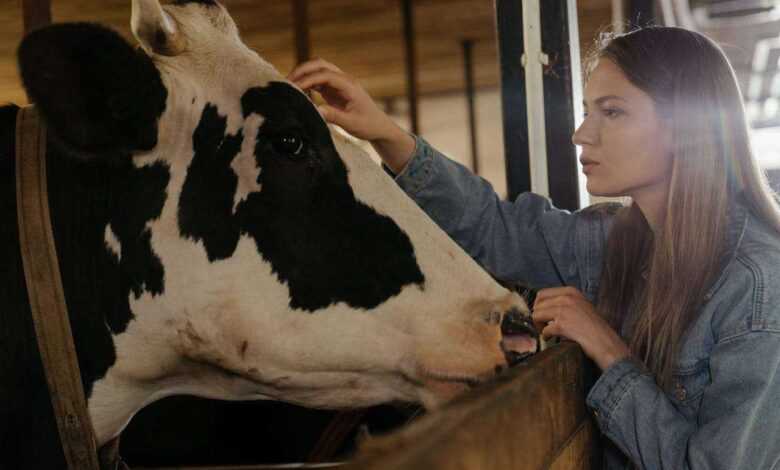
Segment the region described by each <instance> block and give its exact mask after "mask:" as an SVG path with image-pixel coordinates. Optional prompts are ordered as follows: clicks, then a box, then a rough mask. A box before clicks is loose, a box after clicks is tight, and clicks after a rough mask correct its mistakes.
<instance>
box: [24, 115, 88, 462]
mask: <svg viewBox="0 0 780 470" xmlns="http://www.w3.org/2000/svg"><path fill="white" fill-rule="evenodd" d="M46 183H47V179H46V124H45V123H44V122H43V120H42V119H41V118H40V116H39V114H38V111H37V109H36V108H35V107H33V106H27V107H24V108H21V109H20V110H19V112H18V115H17V118H16V204H17V215H18V222H19V248H20V250H21V254H22V264H23V266H24V278H25V281H26V283H27V293H28V296H29V301H30V310H31V311H32V317H33V323H34V325H35V335H36V337H37V339H38V349H39V351H40V355H41V360H42V362H43V369H44V371H45V375H46V383H47V384H48V387H49V396H50V397H51V404H52V407H53V409H54V415H55V417H56V421H57V429H58V430H59V435H60V441H61V443H62V449H63V452H64V454H65V460H66V461H67V464H68V469H70V470H99V469H100V467H99V466H98V459H97V452H96V444H95V432H94V430H93V428H92V423H91V421H90V418H89V415H88V413H87V405H86V400H85V398H84V389H83V386H82V384H81V372H80V371H79V364H78V361H77V358H76V349H75V347H74V344H73V336H72V333H71V328H70V320H69V317H68V311H67V308H66V306H65V295H64V292H63V288H62V278H61V277H60V269H59V264H58V261H57V251H56V247H55V245H54V234H53V232H52V228H51V219H50V217H49V198H48V192H47V187H46Z"/></svg>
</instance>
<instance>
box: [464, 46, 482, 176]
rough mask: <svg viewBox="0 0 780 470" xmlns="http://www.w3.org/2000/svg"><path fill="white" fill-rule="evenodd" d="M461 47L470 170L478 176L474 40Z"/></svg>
mask: <svg viewBox="0 0 780 470" xmlns="http://www.w3.org/2000/svg"><path fill="white" fill-rule="evenodd" d="M461 45H462V47H463V79H464V81H465V83H466V106H467V108H468V109H467V112H468V120H469V137H470V139H471V170H472V171H473V172H474V173H475V174H477V175H478V174H479V155H478V150H477V113H476V110H475V107H474V101H475V90H474V63H473V62H474V61H473V60H472V57H473V50H474V40H473V39H464V40H463V41H461Z"/></svg>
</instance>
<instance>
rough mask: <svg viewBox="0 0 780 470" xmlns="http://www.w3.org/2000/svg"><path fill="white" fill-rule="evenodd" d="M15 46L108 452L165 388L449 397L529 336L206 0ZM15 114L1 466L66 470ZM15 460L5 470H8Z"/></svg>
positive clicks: (1, 163)
mask: <svg viewBox="0 0 780 470" xmlns="http://www.w3.org/2000/svg"><path fill="white" fill-rule="evenodd" d="M131 26H132V31H133V34H134V36H135V37H136V39H137V40H138V43H139V45H138V46H137V47H133V46H132V45H130V44H129V43H128V42H126V41H125V40H124V39H123V38H122V37H121V36H120V35H118V34H117V33H116V32H114V31H112V30H110V29H108V28H106V27H103V26H100V25H97V24H91V23H70V24H58V25H52V26H49V27H46V28H43V29H40V30H37V31H34V32H33V33H31V34H29V35H28V36H27V37H25V38H24V40H23V41H22V43H21V44H20V47H19V51H18V59H19V70H20V76H21V79H22V82H23V84H24V86H25V88H26V90H27V93H28V95H29V96H30V97H31V100H32V101H33V102H34V103H36V106H37V108H38V109H39V112H40V113H41V114H42V116H43V117H44V118H45V120H46V122H47V125H48V128H49V135H48V144H47V145H48V151H47V156H46V161H47V166H48V171H49V173H48V188H49V202H50V206H51V212H52V214H51V218H52V225H53V232H54V238H55V241H56V249H57V253H58V258H59V265H60V270H61V274H62V282H63V286H64V292H65V298H66V303H67V307H68V310H69V316H70V322H71V325H72V330H73V338H74V342H75V347H76V352H77V356H78V363H79V366H80V369H81V373H82V383H83V386H84V390H85V394H86V396H87V405H88V412H89V416H90V418H91V421H92V425H93V427H94V430H95V433H96V438H97V444H98V445H99V446H101V445H103V444H105V443H107V442H109V441H111V440H112V439H113V438H115V437H116V436H118V435H119V434H120V433H121V431H122V429H123V428H124V427H125V426H126V424H127V423H128V421H129V420H130V419H131V418H132V416H133V415H134V414H135V413H136V412H138V411H139V410H140V409H141V408H143V407H144V406H146V405H147V404H149V403H152V402H154V401H156V400H159V399H161V398H163V397H166V396H171V395H180V394H188V395H195V396H200V397H207V398H215V399H224V400H254V399H265V400H280V401H286V402H290V403H295V404H300V405H304V406H307V407H316V408H343V407H357V406H368V405H372V404H377V403H382V402H389V401H406V402H416V403H422V404H423V405H425V406H427V407H435V406H438V405H439V404H441V403H443V402H444V401H446V400H448V399H450V398H451V397H452V396H454V395H456V394H457V393H460V392H461V391H463V390H464V389H467V388H468V387H470V386H473V385H475V384H478V383H481V382H483V381H486V380H489V379H491V378H492V377H494V376H495V374H497V373H498V372H500V371H501V370H503V369H504V368H506V367H507V366H509V365H512V363H514V362H516V361H517V360H518V359H519V358H522V357H524V356H526V355H527V354H528V353H530V352H532V351H534V350H535V349H536V339H535V337H534V334H533V331H532V327H531V326H530V324H529V321H528V319H527V312H528V309H527V306H526V304H525V302H524V301H523V299H522V298H521V297H520V296H518V295H517V294H515V293H513V292H510V291H508V290H507V289H505V288H504V287H502V286H501V285H499V284H498V283H497V282H496V281H495V280H493V279H492V278H491V277H490V275H489V274H487V273H486V272H485V271H483V270H482V269H481V268H480V267H479V266H478V265H477V264H476V263H475V262H474V261H473V260H472V259H471V258H470V257H468V255H466V254H465V253H464V252H463V251H462V250H461V249H460V248H459V247H458V246H457V245H456V244H455V243H454V242H453V241H452V240H451V239H450V238H448V237H447V235H446V234H445V233H444V232H442V231H441V230H440V229H439V228H438V227H437V226H436V225H435V224H434V223H433V222H432V221H431V220H430V219H429V218H428V217H427V216H426V215H425V214H424V213H423V212H422V211H421V210H420V209H419V208H418V207H417V206H416V205H415V204H414V203H413V202H412V200H411V199H409V198H408V197H407V196H406V195H405V194H404V193H403V192H402V191H401V190H400V189H399V188H398V187H397V185H396V184H395V183H394V181H393V180H392V179H391V178H390V177H389V176H388V175H387V174H386V173H385V172H384V171H382V169H381V168H380V167H379V166H378V165H376V164H375V163H374V162H373V161H372V160H371V159H370V158H369V157H368V156H367V155H366V152H365V151H364V150H363V149H362V147H361V146H360V145H359V144H358V143H356V142H355V141H354V140H352V139H350V138H348V137H347V136H345V135H344V134H342V133H340V132H339V131H338V130H337V129H334V128H331V127H329V126H328V125H327V124H326V123H325V121H324V120H323V119H322V118H321V116H320V115H319V114H318V112H317V110H316V107H315V106H314V105H313V104H312V102H311V101H310V99H309V98H308V97H307V96H306V95H305V94H304V93H303V92H301V90H299V89H298V88H296V87H295V86H294V85H292V84H290V83H289V82H287V81H286V80H285V79H284V77H283V76H282V75H281V74H280V73H279V72H278V71H277V70H276V69H275V68H274V67H273V66H272V65H271V64H269V63H267V62H266V61H264V60H263V59H262V58H261V57H260V56H259V55H258V54H257V53H256V52H254V51H253V50H251V49H249V48H248V47H247V46H246V45H245V44H244V43H243V42H242V41H241V39H240V37H239V33H238V31H237V28H236V25H235V23H234V22H233V20H232V19H231V17H230V16H229V14H228V12H227V11H226V10H225V8H224V7H223V6H222V5H220V4H219V3H217V2H216V1H213V0H175V1H174V2H173V3H172V4H169V5H165V6H164V7H163V6H161V5H160V3H159V0H133V4H132V18H131ZM18 109H19V108H18V107H16V106H14V105H9V106H4V107H2V108H0V134H1V135H0V170H2V171H0V191H2V194H0V217H2V222H1V223H0V242H1V243H2V250H3V251H2V260H3V262H2V270H0V315H2V321H1V322H0V348H2V349H0V350H1V351H2V365H0V390H2V397H0V463H2V464H4V465H5V466H6V467H8V468H30V469H32V468H35V469H39V468H40V469H43V468H46V469H50V468H62V467H63V465H64V458H63V455H62V452H61V450H59V448H58V440H57V437H56V436H57V433H56V427H55V424H54V420H53V416H52V412H51V406H50V404H49V395H48V390H47V387H46V384H45V381H44V376H43V372H42V365H41V361H40V358H39V356H38V351H37V346H36V343H35V340H34V337H35V335H34V330H33V325H32V322H31V320H30V309H29V305H28V299H27V288H26V285H25V281H24V276H23V271H22V264H21V259H20V254H19V236H18V230H17V227H16V217H17V213H16V196H15V183H14V176H13V175H14V168H15V162H14V157H13V156H14V134H13V129H14V120H15V117H16V115H17V113H18ZM4 468H5V467H4Z"/></svg>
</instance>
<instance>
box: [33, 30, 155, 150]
mask: <svg viewBox="0 0 780 470" xmlns="http://www.w3.org/2000/svg"><path fill="white" fill-rule="evenodd" d="M19 70H20V73H21V77H22V82H23V83H24V86H25V88H26V89H27V92H28V94H29V95H30V97H31V99H32V101H33V102H35V103H36V104H37V105H38V107H39V109H40V110H41V113H42V114H43V116H45V117H46V119H47V121H48V122H49V125H50V132H51V135H52V137H53V138H54V139H55V140H56V141H57V143H58V146H59V148H60V149H62V150H65V151H67V152H68V153H69V154H71V155H76V156H79V157H84V158H122V157H127V156H128V155H129V154H130V153H132V152H135V151H143V150H149V149H152V148H153V147H154V146H155V145H156V144H157V131H158V129H157V121H158V118H159V117H160V115H162V112H163V110H164V109H165V101H166V98H167V96H168V93H167V90H166V89H165V87H164V86H163V84H162V79H161V78H160V73H159V71H158V70H157V68H156V67H155V66H154V64H153V63H152V61H151V59H150V58H149V57H148V56H147V55H146V54H145V53H144V52H143V50H141V49H136V48H134V47H132V46H131V45H130V44H129V43H127V42H126V41H125V40H124V39H123V38H122V37H121V36H120V35H119V34H118V33H116V32H114V31H112V30H111V29H108V28H106V27H104V26H100V25H97V24H92V23H64V24H56V25H52V26H49V27H46V28H43V29H39V30H36V31H33V32H32V33H30V34H29V35H27V36H25V38H24V40H23V41H22V43H21V45H20V46H19Z"/></svg>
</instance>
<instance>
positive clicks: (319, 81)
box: [287, 59, 415, 173]
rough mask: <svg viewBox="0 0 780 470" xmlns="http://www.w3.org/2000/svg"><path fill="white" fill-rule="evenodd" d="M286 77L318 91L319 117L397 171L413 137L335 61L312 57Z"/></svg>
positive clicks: (407, 155) (405, 159)
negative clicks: (368, 144)
mask: <svg viewBox="0 0 780 470" xmlns="http://www.w3.org/2000/svg"><path fill="white" fill-rule="evenodd" d="M287 79H288V80H290V81H291V82H293V83H295V84H296V85H297V86H298V87H299V88H301V89H302V90H304V91H309V90H314V91H317V92H318V93H320V95H322V98H323V99H324V100H325V103H326V104H324V105H322V106H320V107H319V111H320V114H322V117H323V118H324V119H325V120H326V121H328V122H330V123H332V124H336V125H337V126H340V127H342V128H343V129H344V130H345V131H347V132H349V133H350V134H352V135H354V136H355V137H357V138H359V139H364V140H367V141H369V142H371V144H372V145H373V146H374V148H375V149H376V150H377V153H379V156H380V157H381V158H382V160H383V161H384V162H385V164H386V165H387V166H389V167H390V169H391V170H393V171H395V172H396V173H398V172H399V171H401V170H402V169H403V167H404V166H405V165H406V163H407V162H408V161H409V159H410V158H411V156H412V153H413V152H414V147H415V141H414V138H413V137H412V136H410V135H409V134H407V133H406V132H405V131H404V130H403V129H401V128H400V127H398V125H397V124H396V123H395V122H394V121H393V120H392V119H390V117H389V116H388V115H387V114H385V113H384V112H383V111H382V110H381V109H379V107H378V106H377V105H376V103H375V102H374V100H372V99H371V97H370V96H369V95H368V93H367V92H366V90H364V89H363V87H361V86H360V84H359V83H358V82H357V80H355V79H354V78H352V77H350V76H349V75H347V74H345V73H344V72H343V71H341V69H339V68H338V67H336V66H335V65H333V64H331V63H329V62H326V61H324V60H322V59H314V60H311V61H308V62H304V63H302V64H300V65H299V66H297V67H296V68H295V69H294V70H293V71H292V72H290V74H289V75H288V76H287Z"/></svg>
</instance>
